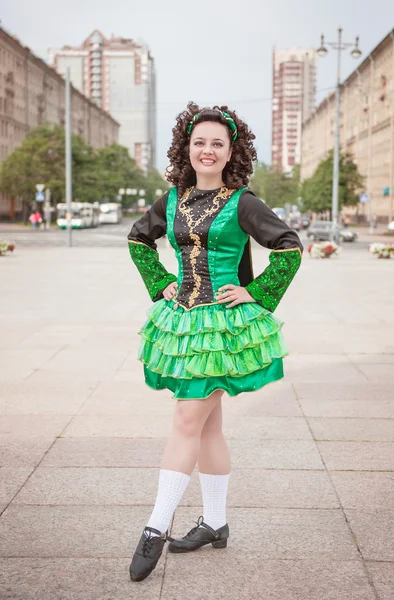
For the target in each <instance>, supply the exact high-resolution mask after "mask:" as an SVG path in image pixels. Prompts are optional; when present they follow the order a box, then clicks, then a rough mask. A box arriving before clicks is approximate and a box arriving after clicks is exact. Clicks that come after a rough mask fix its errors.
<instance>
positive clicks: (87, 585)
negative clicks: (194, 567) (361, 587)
mask: <svg viewBox="0 0 394 600" xmlns="http://www.w3.org/2000/svg"><path fill="white" fill-rule="evenodd" d="M129 563H130V560H128V559H126V558H3V559H1V560H0V570H1V573H2V575H3V577H2V579H1V580H0V598H2V599H4V600H8V599H9V600H11V599H15V600H22V599H23V600H37V598H39V599H40V600H98V599H99V600H114V599H116V600H130V598H132V599H133V600H146V598H149V599H150V600H159V598H160V589H161V586H162V579H163V572H164V560H163V559H161V560H160V561H159V563H158V565H157V567H156V569H155V570H154V572H153V573H152V574H151V575H150V577H148V578H147V579H146V581H144V583H143V585H141V584H140V583H135V582H133V581H131V580H130V577H129V572H128V568H129ZM357 600H358V599H357Z"/></svg>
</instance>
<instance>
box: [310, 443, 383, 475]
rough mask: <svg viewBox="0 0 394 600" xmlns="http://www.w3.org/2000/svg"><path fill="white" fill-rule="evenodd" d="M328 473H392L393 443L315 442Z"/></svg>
mask: <svg viewBox="0 0 394 600" xmlns="http://www.w3.org/2000/svg"><path fill="white" fill-rule="evenodd" d="M316 444H317V446H318V448H319V450H320V452H321V455H322V458H323V461H324V464H325V465H326V467H327V469H328V470H329V471H394V443H393V442H316Z"/></svg>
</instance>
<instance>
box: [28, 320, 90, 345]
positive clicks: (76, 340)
mask: <svg viewBox="0 0 394 600" xmlns="http://www.w3.org/2000/svg"><path fill="white" fill-rule="evenodd" d="M92 330H93V326H92V325H74V324H72V323H70V324H69V325H67V326H62V325H58V324H52V325H47V326H45V325H44V326H41V327H40V328H39V329H37V328H36V331H34V332H32V333H31V334H30V335H29V336H26V337H25V339H24V340H23V341H22V342H21V348H45V347H48V346H49V347H53V346H57V347H59V348H64V347H66V346H77V345H78V344H80V343H81V342H82V341H83V340H84V339H86V337H87V336H88V335H89V333H90V332H91V331H92Z"/></svg>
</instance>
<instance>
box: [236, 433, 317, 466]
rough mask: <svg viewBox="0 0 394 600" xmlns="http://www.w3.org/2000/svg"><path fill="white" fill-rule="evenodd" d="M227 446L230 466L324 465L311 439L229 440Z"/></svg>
mask: <svg viewBox="0 0 394 600" xmlns="http://www.w3.org/2000/svg"><path fill="white" fill-rule="evenodd" d="M228 445H229V447H230V452H231V462H232V465H233V467H234V468H238V469H244V468H259V469H308V470H309V469H311V470H321V469H324V465H323V463H322V460H321V458H320V454H319V452H318V449H317V446H316V443H315V442H310V441H307V440H286V441H283V440H262V441H260V440H253V443H252V444H251V443H250V441H249V440H247V439H245V440H241V439H230V440H228Z"/></svg>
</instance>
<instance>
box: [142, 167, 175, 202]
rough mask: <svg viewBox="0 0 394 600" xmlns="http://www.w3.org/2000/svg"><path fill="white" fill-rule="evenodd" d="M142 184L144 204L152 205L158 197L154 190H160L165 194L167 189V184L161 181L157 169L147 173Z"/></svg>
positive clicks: (161, 178) (163, 180)
mask: <svg viewBox="0 0 394 600" xmlns="http://www.w3.org/2000/svg"><path fill="white" fill-rule="evenodd" d="M144 183H145V191H146V193H145V200H146V204H153V203H154V202H155V200H157V199H158V198H159V197H160V196H159V195H158V194H156V190H161V192H162V194H165V192H166V191H167V190H168V187H169V186H168V182H167V181H166V180H165V179H163V177H162V175H160V173H159V171H157V169H152V170H151V171H149V172H148V174H147V176H146V178H145V182H144Z"/></svg>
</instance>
